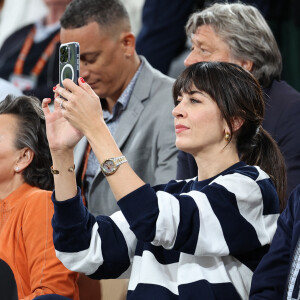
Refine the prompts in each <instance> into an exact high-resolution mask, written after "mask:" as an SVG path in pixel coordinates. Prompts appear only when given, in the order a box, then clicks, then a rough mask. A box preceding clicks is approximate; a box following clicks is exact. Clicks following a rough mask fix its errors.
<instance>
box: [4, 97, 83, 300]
mask: <svg viewBox="0 0 300 300" xmlns="http://www.w3.org/2000/svg"><path fill="white" fill-rule="evenodd" d="M51 163H52V161H51V156H50V152H49V147H48V142H47V139H46V134H45V121H44V114H43V111H42V109H41V106H40V101H39V100H38V99H36V98H33V97H27V96H20V97H17V98H15V99H14V98H12V97H11V96H7V97H6V98H5V99H4V101H2V102H1V103H0V168H1V172H0V258H1V259H2V260H4V261H5V262H6V263H7V264H8V265H9V266H10V268H11V269H12V271H13V273H14V276H15V279H16V283H17V289H18V297H19V299H24V300H25V299H26V300H30V299H34V298H35V297H37V296H41V295H48V294H54V295H57V298H59V296H58V295H61V296H64V297H68V298H71V299H73V300H79V291H78V286H77V279H78V274H77V273H75V272H71V271H69V270H67V269H66V268H65V267H64V266H63V265H62V263H61V262H60V261H59V260H58V259H57V258H56V255H55V250H54V246H53V240H52V233H53V229H52V226H51V218H52V215H53V204H52V201H51V194H52V193H51V191H50V190H52V188H53V176H52V174H51V171H50V167H51ZM1 280H3V278H1ZM54 295H53V296H54ZM54 297H55V296H54Z"/></svg>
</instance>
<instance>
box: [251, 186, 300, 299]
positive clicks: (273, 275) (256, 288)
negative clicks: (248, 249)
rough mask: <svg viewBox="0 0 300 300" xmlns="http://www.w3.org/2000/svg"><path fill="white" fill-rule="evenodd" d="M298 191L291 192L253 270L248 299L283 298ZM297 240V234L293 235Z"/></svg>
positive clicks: (291, 250)
mask: <svg viewBox="0 0 300 300" xmlns="http://www.w3.org/2000/svg"><path fill="white" fill-rule="evenodd" d="M299 191H300V189H298V190H295V191H294V193H292V194H291V197H290V199H289V202H288V205H287V208H286V209H285V210H284V211H283V213H282V214H281V216H280V217H279V219H278V227H277V230H276V233H275V235H274V239H273V241H272V244H271V247H270V250H269V252H268V253H267V254H266V255H265V256H264V258H263V259H262V261H261V263H260V264H259V266H258V267H257V269H256V270H255V272H254V275H253V279H252V284H251V291H250V299H251V300H259V299H274V300H277V299H278V300H279V299H283V295H284V289H285V287H286V280H287V276H288V272H289V267H290V256H291V253H292V252H293V249H292V238H293V226H294V222H295V221H297V220H295V219H294V214H295V211H296V209H297V207H298V205H297V203H298V202H299V196H300V195H299ZM295 238H296V240H298V236H297V237H295Z"/></svg>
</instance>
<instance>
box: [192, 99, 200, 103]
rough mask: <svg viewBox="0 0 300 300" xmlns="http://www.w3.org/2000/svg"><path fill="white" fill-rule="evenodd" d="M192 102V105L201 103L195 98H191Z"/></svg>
mask: <svg viewBox="0 0 300 300" xmlns="http://www.w3.org/2000/svg"><path fill="white" fill-rule="evenodd" d="M191 102H192V103H200V101H199V100H197V99H194V98H191Z"/></svg>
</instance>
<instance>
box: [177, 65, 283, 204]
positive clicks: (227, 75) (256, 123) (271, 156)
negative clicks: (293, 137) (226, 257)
mask: <svg viewBox="0 0 300 300" xmlns="http://www.w3.org/2000/svg"><path fill="white" fill-rule="evenodd" d="M193 85H194V86H195V87H196V88H197V89H198V90H200V91H204V92H206V93H207V94H209V95H210V96H211V97H212V98H213V99H214V101H216V103H217V105H218V107H219V109H220V111H221V115H222V117H223V118H224V119H225V121H226V122H227V124H228V127H229V129H230V132H233V131H232V123H231V122H232V120H233V118H234V117H239V118H241V119H242V120H244V123H243V125H242V126H241V127H240V129H239V130H238V131H237V132H236V133H235V137H236V143H237V150H238V153H239V156H240V160H241V161H244V162H245V163H247V164H249V165H257V166H259V167H260V168H261V169H262V170H264V171H265V172H266V173H267V174H268V175H269V176H270V178H271V179H272V181H273V182H274V184H275V187H276V190H277V193H278V197H279V200H280V207H281V209H283V208H284V206H285V200H284V199H285V191H286V170H285V163H284V158H283V156H282V154H281V152H280V149H279V147H278V146H277V144H276V142H275V141H274V140H273V138H272V137H271V135H270V134H269V133H268V132H267V131H266V130H264V129H263V128H262V126H261V124H262V121H263V117H264V111H265V104H264V99H263V93H262V89H261V87H260V85H259V83H258V81H257V80H256V79H255V78H254V76H253V75H252V74H250V72H248V71H246V70H244V69H243V68H242V67H240V66H238V65H235V64H231V63H225V62H200V63H196V64H193V65H191V66H189V67H188V68H186V69H185V70H184V71H183V73H182V74H181V75H180V76H179V77H178V78H177V80H176V81H175V83H174V86H173V98H174V101H175V102H176V100H177V97H178V96H179V95H180V94H181V93H182V92H184V93H189V92H190V91H191V89H192V86H193ZM231 138H232V135H231ZM229 142H230V141H229Z"/></svg>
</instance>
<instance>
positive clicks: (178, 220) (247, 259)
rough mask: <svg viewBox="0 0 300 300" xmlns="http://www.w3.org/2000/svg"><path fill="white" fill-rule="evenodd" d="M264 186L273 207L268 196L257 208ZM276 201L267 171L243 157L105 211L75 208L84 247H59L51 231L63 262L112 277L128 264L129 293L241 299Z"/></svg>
mask: <svg viewBox="0 0 300 300" xmlns="http://www.w3.org/2000/svg"><path fill="white" fill-rule="evenodd" d="M268 186H269V192H270V193H271V194H272V197H273V200H272V201H273V206H272V203H271V200H270V199H271V197H270V196H268V197H269V198H268V203H267V206H268V208H267V209H264V199H263V197H264V195H266V193H267V191H268ZM170 191H172V192H171V193H170ZM141 199H143V205H141V204H140V203H141ZM73 201H74V202H76V201H81V200H80V197H79V195H78V199H77V200H76V199H73ZM277 201H278V198H277V196H276V194H274V186H273V184H272V182H271V181H270V180H269V177H268V176H267V175H266V174H265V173H264V172H263V171H262V170H260V169H259V168H256V167H249V166H246V165H245V164H244V163H239V164H236V165H235V166H234V167H231V168H229V169H228V170H226V171H224V172H222V173H221V174H220V175H219V176H217V177H216V178H213V179H212V180H210V181H209V180H208V181H207V182H205V184H203V183H201V182H195V181H193V180H189V182H187V183H184V181H180V182H179V183H178V184H177V182H176V181H172V182H170V183H169V184H167V185H160V186H156V187H154V188H151V187H150V186H149V185H144V186H142V187H141V188H139V189H137V190H136V191H134V192H132V193H130V194H129V195H127V196H126V197H124V198H123V199H121V200H120V201H119V205H120V208H121V210H122V212H117V213H115V214H114V215H112V216H111V217H101V216H99V217H97V218H96V219H93V218H90V217H89V215H85V214H83V213H82V212H81V213H80V216H81V218H83V220H82V221H81V222H78V223H77V226H78V227H79V226H81V225H80V224H87V226H86V235H84V234H83V233H82V234H81V238H82V239H83V241H82V245H85V247H86V249H82V250H81V251H78V250H75V251H74V252H73V253H72V252H63V251H62V248H63V243H62V241H60V239H59V236H58V233H57V231H55V230H54V232H55V233H54V235H55V236H56V238H55V241H56V243H58V244H59V245H60V246H59V247H60V249H59V251H57V253H58V252H59V253H58V255H59V258H60V259H61V260H62V261H63V262H64V263H67V264H66V265H67V267H68V268H70V267H72V268H74V266H75V268H76V270H77V271H80V272H84V273H86V274H87V275H90V277H92V278H98V279H101V278H116V277H118V276H120V275H121V274H122V273H123V272H124V271H126V270H127V269H128V268H129V265H130V263H131V265H132V270H131V276H130V282H129V292H128V300H130V299H155V298H157V299H160V300H164V299H181V300H185V299H199V297H201V298H203V299H209V300H210V299H248V294H249V289H250V283H251V278H252V270H253V269H255V267H256V266H257V264H258V263H259V261H260V259H261V257H262V255H263V253H265V251H267V249H268V246H269V244H270V241H271V240H272V237H273V234H274V232H275V228H276V221H277V217H278V211H277V210H276V207H277V206H278V203H277ZM54 203H55V202H54ZM69 205H70V203H69ZM71 206H72V205H71ZM75 206H76V205H75ZM77 208H78V207H77ZM57 209H59V208H57ZM265 212H267V214H265ZM268 213H269V214H268ZM60 215H61V217H63V213H61V214H60ZM76 220H77V219H76ZM88 220H89V221H88ZM77 221H78V220H77ZM55 225H58V227H59V218H57V219H56V222H55ZM74 226H75V225H74ZM59 228H60V230H61V229H62V228H63V226H60V227H59ZM68 230H69V229H68ZM78 231H79V229H77V232H78ZM68 232H69V233H70V231H68ZM96 236H97V237H96ZM64 237H67V235H66V234H65V235H64ZM137 238H138V239H137ZM69 239H70V240H71V239H72V238H69ZM87 240H88V241H87ZM88 242H89V243H88ZM64 243H68V241H66V242H64ZM87 244H88V245H89V246H88V247H87V246H86V245H87ZM68 247H70V245H69V244H68ZM76 249H81V247H80V245H79V246H78V245H77V246H76ZM88 266H89V267H88ZM91 272H93V273H91ZM225 291H226V292H225Z"/></svg>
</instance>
